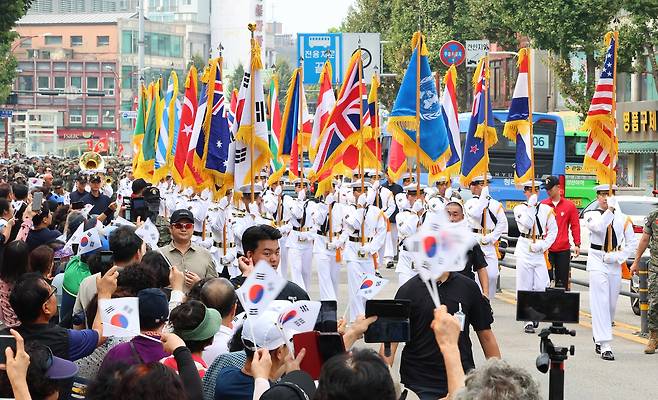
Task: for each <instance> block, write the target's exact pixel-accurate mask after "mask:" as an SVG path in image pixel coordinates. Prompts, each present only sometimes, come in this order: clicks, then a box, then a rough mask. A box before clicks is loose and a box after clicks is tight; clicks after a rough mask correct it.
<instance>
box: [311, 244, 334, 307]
mask: <svg viewBox="0 0 658 400" xmlns="http://www.w3.org/2000/svg"><path fill="white" fill-rule="evenodd" d="M313 261H315V268H316V269H317V271H318V283H319V284H320V300H337V293H338V282H339V280H338V272H339V271H340V264H338V263H337V262H336V253H334V254H328V253H326V252H320V253H313Z"/></svg>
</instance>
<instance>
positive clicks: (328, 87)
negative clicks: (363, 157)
mask: <svg viewBox="0 0 658 400" xmlns="http://www.w3.org/2000/svg"><path fill="white" fill-rule="evenodd" d="M332 76H333V73H332V71H331V62H330V61H329V60H327V61H326V62H325V63H324V66H323V67H322V72H320V81H319V82H318V84H319V86H320V91H319V93H318V106H317V107H316V109H315V115H314V117H313V132H312V133H311V140H310V143H309V148H308V154H309V156H310V158H311V160H313V159H314V158H315V155H316V153H317V151H318V147H319V146H320V139H321V137H322V135H323V134H324V127H325V125H326V124H327V120H328V119H329V115H330V114H331V110H333V109H334V106H336V96H335V94H334V88H333V85H332V84H331V77H332Z"/></svg>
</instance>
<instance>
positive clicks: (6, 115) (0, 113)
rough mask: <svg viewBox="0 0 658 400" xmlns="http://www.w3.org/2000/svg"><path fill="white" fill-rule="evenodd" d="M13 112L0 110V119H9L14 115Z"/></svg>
mask: <svg viewBox="0 0 658 400" xmlns="http://www.w3.org/2000/svg"><path fill="white" fill-rule="evenodd" d="M13 113H14V111H13V110H0V118H2V119H4V118H11V117H12V116H13V115H14V114H13Z"/></svg>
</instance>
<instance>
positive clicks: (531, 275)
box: [514, 239, 551, 292]
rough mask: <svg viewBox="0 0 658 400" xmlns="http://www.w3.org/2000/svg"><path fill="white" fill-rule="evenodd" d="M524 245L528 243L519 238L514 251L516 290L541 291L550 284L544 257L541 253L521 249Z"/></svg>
mask: <svg viewBox="0 0 658 400" xmlns="http://www.w3.org/2000/svg"><path fill="white" fill-rule="evenodd" d="M524 245H528V243H525V241H524V242H522V241H521V239H519V241H518V242H517V246H516V251H515V252H514V256H515V258H516V290H517V291H519V290H532V291H534V292H543V291H544V290H546V288H547V287H548V286H549V285H550V284H551V279H550V278H549V276H548V267H547V266H546V259H545V258H544V255H543V254H541V253H530V252H529V251H528V250H522V246H524Z"/></svg>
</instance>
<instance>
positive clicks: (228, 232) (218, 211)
mask: <svg viewBox="0 0 658 400" xmlns="http://www.w3.org/2000/svg"><path fill="white" fill-rule="evenodd" d="M230 197H231V193H229V194H227V195H226V196H224V197H222V198H221V199H219V202H218V203H217V205H216V207H214V208H213V209H211V210H210V211H209V214H210V216H209V221H210V229H211V231H212V239H213V241H214V243H215V248H217V249H218V250H219V251H217V252H216V253H214V254H213V256H214V258H215V264H216V265H217V266H218V267H220V268H221V269H222V271H223V270H224V269H227V271H228V274H229V276H230V277H231V278H234V277H236V276H238V275H240V271H239V270H238V267H237V263H236V257H237V252H236V247H235V234H234V233H233V222H234V211H235V208H234V207H233V206H232V205H231V204H230V201H229V199H230ZM222 271H218V272H222Z"/></svg>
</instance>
